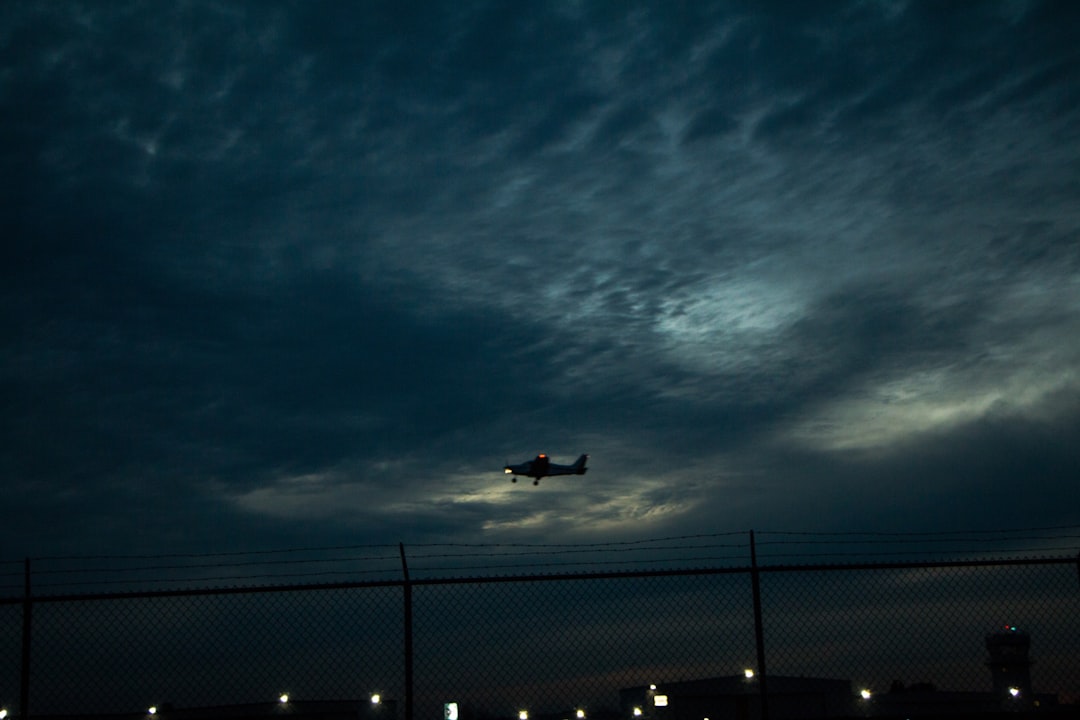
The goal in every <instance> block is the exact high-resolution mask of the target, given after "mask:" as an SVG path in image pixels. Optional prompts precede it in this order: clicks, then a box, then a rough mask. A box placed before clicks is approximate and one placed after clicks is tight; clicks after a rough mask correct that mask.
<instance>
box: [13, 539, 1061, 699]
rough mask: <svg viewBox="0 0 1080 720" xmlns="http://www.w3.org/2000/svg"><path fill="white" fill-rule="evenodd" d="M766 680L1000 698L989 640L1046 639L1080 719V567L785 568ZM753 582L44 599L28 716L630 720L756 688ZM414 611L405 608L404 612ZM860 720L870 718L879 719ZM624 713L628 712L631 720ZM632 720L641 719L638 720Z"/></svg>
mask: <svg viewBox="0 0 1080 720" xmlns="http://www.w3.org/2000/svg"><path fill="white" fill-rule="evenodd" d="M759 579H760V588H761V620H762V625H763V634H764V650H765V657H766V659H767V663H766V665H767V668H766V669H767V675H766V677H767V678H769V679H773V678H779V677H783V676H791V677H798V676H804V677H812V678H834V679H840V680H845V681H850V682H851V686H852V688H853V690H854V691H855V692H857V691H858V690H859V689H862V688H868V689H871V690H872V691H873V692H874V693H875V694H880V693H885V692H888V691H889V689H890V688H892V689H894V690H895V689H896V688H897V687H900V686H905V687H910V686H912V685H917V686H919V687H924V688H925V687H929V686H933V687H934V688H937V689H940V690H950V691H968V692H989V691H990V689H991V670H990V668H988V666H987V659H988V651H987V647H986V644H985V643H986V636H987V634H988V633H993V632H995V631H996V630H999V629H1000V628H1002V627H1003V626H1005V625H1007V624H1008V625H1015V626H1018V627H1020V628H1022V630H1023V631H1024V632H1025V633H1026V634H1027V636H1029V637H1030V640H1031V646H1030V654H1031V659H1032V660H1033V664H1032V665H1031V684H1032V686H1033V687H1034V688H1035V690H1036V691H1037V692H1040V693H1051V694H1055V695H1056V697H1057V699H1058V700H1059V702H1062V703H1066V702H1080V660H1078V658H1080V613H1078V610H1080V591H1078V590H1080V586H1078V577H1077V564H1076V561H1075V560H1067V559H1064V558H1059V559H1057V560H1053V561H1045V562H1032V561H1015V562H1000V563H998V564H992V563H984V564H979V563H974V564H965V563H956V564H952V565H950V564H946V563H933V564H925V565H918V564H894V565H881V566H874V567H870V566H860V567H854V566H853V567H844V566H807V567H793V566H772V567H768V566H766V567H762V568H760V572H759ZM751 580H752V572H751V568H750V567H740V568H714V569H711V570H700V571H694V570H685V571H670V572H645V571H642V572H632V571H628V572H617V573H595V574H588V575H585V574H578V575H573V576H570V575H566V576H560V575H551V576H525V577H474V578H464V579H449V578H434V577H423V578H421V579H418V580H415V581H413V582H412V583H411V585H410V586H409V593H408V595H406V593H405V591H406V585H405V581H403V580H402V581H397V582H369V583H359V582H358V583H352V584H349V583H341V584H338V585H337V586H333V587H331V586H301V585H296V586H290V587H284V588H249V589H229V590H224V589H217V590H205V591H176V592H158V593H145V594H140V593H124V594H118V595H96V596H91V595H84V596H70V597H62V596H49V597H42V598H35V599H34V603H33V606H32V609H33V615H32V619H33V622H32V628H31V629H32V662H31V664H30V674H29V681H30V685H29V687H30V703H29V706H30V709H31V710H32V714H33V715H46V714H96V713H113V712H135V711H141V710H144V709H145V708H147V707H148V706H149V705H151V704H157V705H159V706H160V705H163V704H165V703H172V705H173V706H175V707H200V706H209V705H229V704H242V703H251V702H260V701H266V700H269V699H271V698H274V697H276V696H277V695H278V694H280V693H282V692H288V693H289V694H290V695H291V696H292V697H294V698H297V699H311V700H315V699H345V698H367V697H369V695H370V694H371V693H373V692H377V693H380V694H381V695H382V696H383V697H384V698H387V699H393V700H396V701H397V703H396V705H394V707H395V710H394V712H396V713H397V715H398V717H399V718H400V717H402V716H403V713H402V707H403V704H402V701H403V700H404V698H405V697H406V696H407V695H408V694H409V690H410V688H409V687H408V686H407V674H406V673H407V671H406V669H407V667H408V663H407V660H408V659H410V658H409V657H407V655H406V651H405V646H406V643H405V632H406V627H407V624H406V622H405V617H406V608H407V607H411V620H412V626H411V627H412V651H413V654H412V656H411V660H412V666H411V667H412V669H413V686H412V691H413V692H412V695H411V697H412V698H413V700H414V702H413V708H414V717H415V718H418V719H423V720H438V718H440V717H442V716H443V707H444V703H447V702H451V701H453V702H457V703H459V705H460V706H461V708H462V711H463V712H468V713H471V714H472V715H473V716H474V717H478V718H483V717H516V715H517V712H518V711H519V710H522V709H528V710H529V711H530V712H531V713H533V714H534V717H540V716H542V715H544V714H555V713H559V717H565V715H563V713H568V712H572V711H574V710H575V709H577V708H581V709H583V710H585V711H586V712H587V713H589V714H592V715H593V716H595V715H596V714H598V713H600V712H602V711H604V710H610V711H611V712H613V713H614V712H618V711H619V705H620V690H623V689H626V688H634V687H641V686H648V685H649V684H657V685H659V686H661V687H662V686H663V685H664V684H665V683H666V684H671V683H677V682H679V681H690V680H696V679H702V678H713V677H736V676H740V675H741V674H742V673H743V671H744V669H746V668H751V669H755V670H758V671H759V672H760V669H759V668H758V667H757V665H758V658H757V646H756V642H755V614H754V606H753V592H752V582H751ZM407 596H408V597H410V598H411V605H406V604H405V602H404V600H405V598H406V597H407ZM22 603H23V600H22V599H21V598H17V597H9V598H7V599H2V600H0V708H4V709H7V710H8V712H9V714H10V715H11V716H12V717H17V716H19V715H20V714H21V708H20V707H19V695H20V686H21V679H22V671H23V668H22V666H21V662H20V658H21V648H22V622H23V604H22ZM864 710H865V708H864ZM622 712H624V713H625V708H623V709H622ZM628 720H629V718H628Z"/></svg>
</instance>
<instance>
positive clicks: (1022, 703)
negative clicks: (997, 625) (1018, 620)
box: [986, 625, 1035, 709]
mask: <svg viewBox="0 0 1080 720" xmlns="http://www.w3.org/2000/svg"><path fill="white" fill-rule="evenodd" d="M1030 648H1031V638H1030V637H1029V636H1028V634H1027V633H1025V632H1022V631H1021V630H1019V629H1018V628H1017V627H1016V626H1015V625H1006V626H1005V627H1004V628H1003V629H1001V630H998V631H997V632H995V633H991V634H989V635H987V636H986V650H987V651H988V652H989V653H990V659H989V660H987V661H986V666H987V667H989V668H990V674H991V675H992V676H993V678H994V697H996V698H997V699H998V701H999V702H1001V703H1002V705H1003V707H1004V708H1007V709H1015V708H1022V707H1029V706H1030V704H1031V702H1032V700H1033V699H1034V697H1035V696H1034V694H1033V693H1032V691H1031V660H1030V659H1029V658H1028V650H1030Z"/></svg>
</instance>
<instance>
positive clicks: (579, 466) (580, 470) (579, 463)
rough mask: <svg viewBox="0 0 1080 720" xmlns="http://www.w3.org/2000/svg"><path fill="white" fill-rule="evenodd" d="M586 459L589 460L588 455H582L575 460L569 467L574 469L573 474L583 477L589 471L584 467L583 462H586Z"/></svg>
mask: <svg viewBox="0 0 1080 720" xmlns="http://www.w3.org/2000/svg"><path fill="white" fill-rule="evenodd" d="M588 459H589V456H588V455H582V456H581V457H579V458H578V459H577V460H575V461H574V464H573V465H571V466H570V467H572V468H574V472H575V473H577V474H578V475H584V474H585V473H587V472H588V471H589V468H587V467H585V461H586V460H588Z"/></svg>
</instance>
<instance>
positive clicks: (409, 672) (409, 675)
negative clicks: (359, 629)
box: [398, 542, 413, 720]
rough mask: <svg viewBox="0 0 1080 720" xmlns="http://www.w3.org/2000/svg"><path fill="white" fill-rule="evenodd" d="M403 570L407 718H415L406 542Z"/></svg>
mask: <svg viewBox="0 0 1080 720" xmlns="http://www.w3.org/2000/svg"><path fill="white" fill-rule="evenodd" d="M398 549H399V550H401V572H402V574H403V575H404V577H405V584H404V585H403V586H402V588H403V590H404V597H405V608H404V612H405V720H413V637H412V634H413V633H412V583H411V582H409V564H408V563H407V562H406V561H405V543H402V542H399V543H398Z"/></svg>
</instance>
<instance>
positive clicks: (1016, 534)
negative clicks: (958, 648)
mask: <svg viewBox="0 0 1080 720" xmlns="http://www.w3.org/2000/svg"><path fill="white" fill-rule="evenodd" d="M1076 531H1080V526H1074V525H1057V526H1049V527H1034V528H1033V527H1028V528H1007V529H997V530H948V531H934V532H882V531H835V532H826V531H755V532H753V537H754V546H755V547H756V548H757V549H758V554H757V559H758V563H759V564H761V563H768V562H772V561H777V560H784V561H786V562H796V563H797V562H800V561H807V562H809V561H814V560H818V559H821V558H830V559H832V560H836V561H840V562H856V561H858V562H873V561H874V560H885V559H888V560H890V561H894V560H896V559H897V558H904V557H910V558H925V557H927V556H940V557H943V558H946V557H947V558H949V559H967V558H985V557H986V556H987V555H991V554H996V555H999V556H1002V555H1004V554H1008V555H1009V556H1010V557H1032V556H1036V555H1038V556H1046V555H1048V554H1050V553H1054V554H1062V553H1077V552H1080V533H1078V532H1076ZM733 538H740V539H741V541H737V542H733V541H732V540H733ZM750 538H751V531H728V532H717V533H697V534H686V535H672V536H664V537H656V538H642V539H634V540H611V541H603V542H591V543H545V542H535V543H529V542H512V543H463V542H441V543H440V542H428V543H413V544H408V545H405V544H385V543H384V544H371V543H369V544H355V545H332V546H309V547H286V548H278V549H261V550H244V551H228V552H206V553H168V554H159V555H152V554H117V555H103V554H95V555H82V556H80V555H63V556H44V557H38V558H30V564H31V566H32V572H31V579H32V580H33V583H32V585H33V588H34V589H35V590H38V589H44V588H50V589H54V588H68V589H71V590H74V591H82V590H85V589H86V588H92V587H102V588H105V587H115V586H124V585H126V586H129V587H133V588H134V587H143V586H161V585H163V584H168V585H174V586H175V585H177V584H188V585H196V584H217V583H229V584H237V583H251V582H266V581H270V582H279V583H283V584H284V583H289V582H300V581H303V580H304V579H306V578H313V577H358V578H359V577H371V576H377V575H382V576H384V577H385V578H398V577H400V576H401V574H402V565H401V562H402V560H403V559H405V560H406V561H407V563H408V566H409V569H410V572H412V573H413V574H418V576H423V577H435V576H438V575H439V574H448V573H462V572H475V573H495V572H503V571H507V570H510V571H516V572H521V573H528V572H530V571H538V570H554V571H555V572H574V571H581V569H582V568H594V567H613V566H623V567H629V566H637V567H638V568H647V567H678V566H682V567H700V566H702V565H706V566H708V565H710V564H715V563H727V564H729V565H730V564H731V563H736V564H744V565H749V563H750ZM391 550H392V551H393V552H388V551H391ZM733 551H734V552H733ZM740 551H741V552H740ZM185 561H190V562H185ZM515 561H520V562H515ZM23 563H25V561H15V560H9V561H3V565H6V566H9V567H10V566H13V565H18V564H23ZM133 563H134V564H133ZM258 570H264V572H258ZM251 571H254V572H251ZM279 571H281V572H279ZM24 576H25V570H23V571H22V572H19V571H14V570H12V571H6V572H2V573H0V578H3V579H4V580H7V581H8V582H6V583H3V582H0V592H4V593H5V594H7V595H8V596H9V597H10V596H11V595H12V594H14V593H16V592H19V591H22V590H24V584H23V582H19V581H17V580H16V578H18V579H20V580H22V579H23V578H24ZM88 576H96V577H88Z"/></svg>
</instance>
